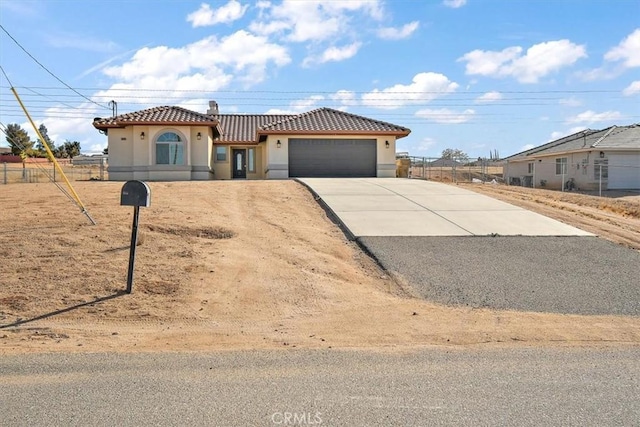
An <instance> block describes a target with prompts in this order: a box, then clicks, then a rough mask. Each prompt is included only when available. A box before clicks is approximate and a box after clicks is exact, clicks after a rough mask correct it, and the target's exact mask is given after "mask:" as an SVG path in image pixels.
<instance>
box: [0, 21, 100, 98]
mask: <svg viewBox="0 0 640 427" xmlns="http://www.w3.org/2000/svg"><path fill="white" fill-rule="evenodd" d="M0 29H2V31H4V32H5V33H6V34H7V36H9V38H10V39H11V40H13V42H14V43H15V44H16V45H17V46H18V47H19V48H20V49H22V50H23V51H24V53H26V54H27V55H28V56H29V57H30V58H31V59H33V60H34V61H35V63H36V64H38V65H39V66H40V67H42V69H43V70H45V71H46V72H47V73H49V74H50V75H51V76H52V77H53V78H54V79H56V80H57V81H59V82H60V83H62V84H63V85H65V86H66V87H67V88H69V89H71V90H72V91H73V92H75V93H77V94H78V95H80V96H81V97H83V98H84V99H86V100H87V101H89V102H91V103H93V104H96V105H97V106H99V107H102V108H107V109H109V107H106V106H104V105H100V104H98V103H97V102H95V101H94V100H92V99H91V98H87V97H86V96H84V95H83V94H81V93H80V92H78V91H77V90H75V89H74V88H72V87H71V86H69V85H68V84H66V83H65V82H63V81H62V80H61V79H60V78H59V77H58V76H56V75H55V74H53V73H52V72H51V71H49V69H48V68H47V67H45V66H44V65H43V64H42V63H41V62H40V61H38V60H37V59H36V58H35V57H34V56H33V55H31V54H30V53H29V52H28V51H27V49H25V48H24V47H23V46H22V45H21V44H20V43H18V41H17V40H16V39H15V38H14V37H13V36H12V35H11V34H9V32H8V31H7V30H6V29H5V28H4V26H2V24H0ZM2 72H3V74H4V75H5V77H6V78H7V81H9V78H8V77H7V75H6V73H4V70H3V71H2ZM9 84H11V82H10V81H9Z"/></svg>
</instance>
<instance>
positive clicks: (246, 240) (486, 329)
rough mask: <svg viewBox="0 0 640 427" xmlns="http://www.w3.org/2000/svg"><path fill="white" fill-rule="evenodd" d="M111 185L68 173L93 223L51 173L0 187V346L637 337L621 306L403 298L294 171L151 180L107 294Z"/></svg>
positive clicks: (119, 231)
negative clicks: (588, 309) (534, 309)
mask: <svg viewBox="0 0 640 427" xmlns="http://www.w3.org/2000/svg"><path fill="white" fill-rule="evenodd" d="M121 187H122V183H112V182H77V183H75V184H74V188H75V189H76V190H77V192H78V194H79V195H80V197H81V198H82V200H83V201H84V203H85V204H86V206H87V210H88V211H89V213H90V214H91V215H92V216H93V217H94V218H95V220H96V221H97V223H98V224H97V225H95V226H92V225H90V223H89V222H88V220H87V219H86V218H85V217H84V216H83V215H82V214H81V213H80V211H79V209H78V208H77V207H76V206H75V205H74V204H73V203H72V202H71V201H70V200H69V199H68V198H67V197H66V196H65V195H63V194H62V193H61V192H60V191H59V190H58V189H57V188H56V187H55V186H54V184H51V183H47V184H13V185H6V186H2V187H0V223H1V224H2V226H3V227H2V233H1V234H0V354H8V353H20V352H58V351H65V352H67V351H83V352H86V351H91V352H93V351H152V350H153V351H184V350H190V351H191V350H227V349H256V348H293V347H298V348H372V347H375V348H381V349H407V348H411V347H416V346H430V345H437V346H467V345H523V344H525V345H548V344H553V345H557V344H562V345H574V344H580V345H582V344H593V343H597V344H606V343H609V344H611V343H613V344H616V345H618V344H621V343H624V344H637V343H638V342H640V318H636V317H614V316H598V317H594V316H591V317H588V316H568V315H558V314H541V313H519V312H507V311H492V310H485V309H482V310H480V309H471V308H464V307H460V308H452V307H445V306H440V305H435V304H432V303H429V302H426V301H423V300H420V299H416V298H412V297H411V296H410V294H409V293H408V292H405V290H404V287H403V284H401V283H398V282H396V281H394V280H393V279H392V278H390V277H389V276H388V275H387V274H386V273H385V272H383V271H381V270H380V268H379V267H378V266H377V265H376V264H374V262H373V261H372V260H371V259H370V258H368V257H367V256H366V255H364V254H363V253H362V252H361V251H360V250H359V248H358V247H357V245H356V244H354V243H353V242H349V241H347V240H346V239H345V237H344V235H343V234H342V233H341V232H340V230H339V229H338V227H336V226H335V225H334V224H333V223H332V222H331V221H330V220H329V219H328V218H327V216H326V214H325V212H324V211H323V210H322V209H321V208H320V207H319V206H318V204H317V203H316V202H315V200H314V199H313V197H312V196H311V194H310V193H309V192H308V191H307V190H306V189H305V188H304V187H302V186H301V185H299V184H297V183H296V182H294V181H242V182H238V181H234V182H231V181H227V182H188V183H178V182H176V183H151V184H150V187H151V191H152V198H151V207H150V208H143V209H141V215H140V229H141V235H140V245H139V246H138V248H137V249H138V252H137V260H136V269H135V277H134V287H133V293H132V294H130V295H127V294H123V293H122V290H123V289H124V288H125V285H126V273H127V262H128V256H129V239H130V233H131V222H132V211H133V208H131V207H122V206H120V205H119V197H120V189H121ZM483 189H484V190H483V191H492V192H495V193H496V195H497V196H499V195H500V194H501V191H502V190H500V191H499V190H496V189H491V188H490V187H488V186H485V187H483ZM505 191H506V190H505ZM503 196H504V194H502V196H500V197H503ZM504 197H506V196H504ZM509 197H512V198H514V200H516V199H517V198H518V197H520V196H516V195H510V196H509ZM522 197H525V193H523V195H522ZM531 197H532V198H534V196H531ZM535 197H537V198H541V197H546V196H543V195H542V193H541V195H536V196H535ZM576 197H578V196H576ZM636 201H637V200H636V199H632V200H631V201H630V202H629V203H630V204H631V205H634V204H635V206H636V207H637V203H636ZM530 203H534V204H535V203H536V202H530ZM554 203H559V202H556V201H549V204H550V205H549V206H547V207H545V209H549V210H551V211H553V210H555V209H557V208H554V207H553V206H555V205H554ZM562 203H566V202H562ZM562 206H564V205H562ZM571 206H573V205H571ZM583 206H584V207H585V212H587V214H585V216H588V215H593V214H592V213H591V212H592V211H593V210H596V211H598V209H599V208H597V207H592V206H590V205H589V204H584V205H583ZM572 209H581V208H576V207H572ZM616 209H617V208H616ZM599 215H604V216H608V215H610V216H611V218H610V220H607V221H602V223H603V224H602V225H601V227H602V228H601V229H600V232H599V233H598V234H603V235H604V234H613V232H611V231H609V230H610V228H611V229H616V230H618V229H621V228H623V225H622V224H626V222H624V221H626V219H625V218H626V217H625V216H624V215H623V213H622V212H618V211H615V212H609V211H603V212H602V213H601V214H599ZM567 216H568V217H570V218H574V219H576V220H579V221H586V220H583V219H582V217H581V215H577V214H576V213H575V212H569V211H567ZM629 221H631V219H629ZM634 221H637V211H636V216H635V220H634ZM593 224H594V227H597V225H595V224H596V223H595V222H594V223H593ZM629 224H633V223H629ZM635 224H636V226H635V229H636V230H638V229H639V228H640V227H638V226H637V222H636V223H635ZM576 225H579V226H580V225H581V223H577V224H576ZM590 231H593V230H590ZM620 233H622V231H620ZM630 235H631V234H630ZM630 239H631V237H630ZM636 247H637V246H636Z"/></svg>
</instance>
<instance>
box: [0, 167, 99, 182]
mask: <svg viewBox="0 0 640 427" xmlns="http://www.w3.org/2000/svg"><path fill="white" fill-rule="evenodd" d="M61 168H62V170H63V172H64V174H65V175H66V176H67V178H68V179H69V181H96V180H100V181H104V180H107V179H108V175H107V165H106V164H105V163H102V164H99V165H81V166H79V165H61ZM50 181H54V182H60V181H62V176H61V175H60V173H59V172H58V171H57V170H56V168H55V166H54V165H53V164H52V163H45V164H41V163H40V164H38V163H35V164H34V163H27V164H25V167H23V166H22V165H21V164H19V163H0V184H3V185H7V184H19V183H37V182H50Z"/></svg>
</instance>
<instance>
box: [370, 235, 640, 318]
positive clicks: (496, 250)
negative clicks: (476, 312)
mask: <svg viewBox="0 0 640 427" xmlns="http://www.w3.org/2000/svg"><path fill="white" fill-rule="evenodd" d="M358 241H359V243H360V244H361V245H363V246H364V247H365V248H366V250H368V251H369V252H370V253H371V254H373V256H374V257H376V258H377V259H378V261H379V262H380V263H381V264H382V266H383V267H384V268H385V269H387V270H388V271H392V272H395V273H398V274H399V275H401V276H403V277H404V278H405V279H406V281H407V282H408V283H409V284H410V285H411V286H412V287H413V288H414V289H415V291H416V293H417V294H419V295H420V296H422V297H424V298H426V299H428V300H431V301H435V302H440V303H443V304H449V305H463V306H470V307H488V308H495V309H512V310H521V311H522V310H524V311H537V312H554V313H567V314H586V315H595V314H613V315H632V316H638V315H640V253H639V252H637V251H634V250H631V249H627V248H625V247H623V246H620V245H616V244H614V243H611V242H608V241H606V240H603V239H599V238H597V237H519V236H508V237H361V238H359V239H358Z"/></svg>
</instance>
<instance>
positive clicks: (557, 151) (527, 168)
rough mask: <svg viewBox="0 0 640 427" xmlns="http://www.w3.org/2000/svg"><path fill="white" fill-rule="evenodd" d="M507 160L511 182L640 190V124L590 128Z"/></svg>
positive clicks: (558, 186)
mask: <svg viewBox="0 0 640 427" xmlns="http://www.w3.org/2000/svg"><path fill="white" fill-rule="evenodd" d="M504 160H505V162H506V164H505V171H504V174H505V181H506V182H507V183H508V184H511V185H523V186H527V187H536V188H537V187H546V188H550V189H567V188H570V187H572V186H573V187H575V188H577V189H582V190H597V189H599V188H601V189H602V190H607V189H609V190H622V189H624V190H640V124H634V125H630V126H611V127H609V128H606V129H602V130H591V129H587V130H584V131H580V132H577V133H574V134H572V135H569V136H565V137H564V138H560V139H558V140H555V141H551V142H549V143H547V144H544V145H541V146H539V147H535V148H532V149H530V150H526V151H523V152H521V153H518V154H514V155H513V156H510V157H507V158H505V159H504Z"/></svg>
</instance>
